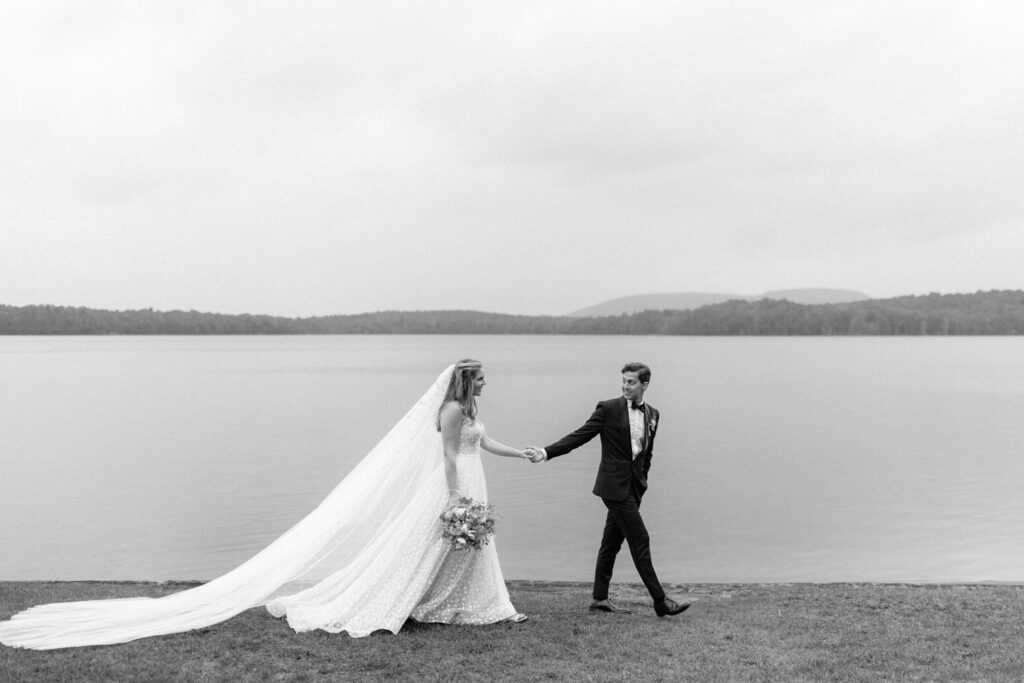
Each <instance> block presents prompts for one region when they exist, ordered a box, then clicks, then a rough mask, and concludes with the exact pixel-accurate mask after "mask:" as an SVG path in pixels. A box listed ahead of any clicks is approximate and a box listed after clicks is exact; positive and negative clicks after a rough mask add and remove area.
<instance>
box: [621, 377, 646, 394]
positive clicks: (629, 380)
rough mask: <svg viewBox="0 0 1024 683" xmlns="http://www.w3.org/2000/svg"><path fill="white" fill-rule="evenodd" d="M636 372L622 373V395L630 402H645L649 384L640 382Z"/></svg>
mask: <svg viewBox="0 0 1024 683" xmlns="http://www.w3.org/2000/svg"><path fill="white" fill-rule="evenodd" d="M638 374H639V373H636V372H624V373H622V395H623V396H625V397H626V400H628V401H642V400H644V392H645V391H647V383H646V382H640V378H639V377H638V376H637V375H638Z"/></svg>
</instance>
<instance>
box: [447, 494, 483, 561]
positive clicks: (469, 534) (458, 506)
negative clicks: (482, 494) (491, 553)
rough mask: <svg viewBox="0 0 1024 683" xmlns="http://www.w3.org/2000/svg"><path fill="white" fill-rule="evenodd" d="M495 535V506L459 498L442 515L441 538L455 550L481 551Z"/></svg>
mask: <svg viewBox="0 0 1024 683" xmlns="http://www.w3.org/2000/svg"><path fill="white" fill-rule="evenodd" d="M493 534H494V506H493V505H484V504H483V503H476V502H474V501H473V499H472V498H459V500H458V501H457V502H456V503H455V504H453V505H451V506H450V507H449V508H448V509H447V510H445V511H444V512H442V513H441V538H443V539H444V540H445V541H447V542H448V543H449V544H451V546H452V549H454V550H466V549H469V548H472V549H473V550H480V549H481V548H483V547H484V546H485V545H487V544H488V543H489V542H490V540H491V536H492V535H493Z"/></svg>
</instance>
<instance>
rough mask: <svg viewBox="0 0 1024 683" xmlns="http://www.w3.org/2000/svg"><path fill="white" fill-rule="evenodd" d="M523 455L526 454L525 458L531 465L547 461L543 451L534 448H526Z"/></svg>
mask: <svg viewBox="0 0 1024 683" xmlns="http://www.w3.org/2000/svg"><path fill="white" fill-rule="evenodd" d="M523 453H525V454H526V457H527V458H529V459H530V462H532V463H538V462H543V461H545V460H547V456H546V455H545V454H544V451H543V450H542V449H540V448H537V447H536V446H527V447H526V449H524V450H523Z"/></svg>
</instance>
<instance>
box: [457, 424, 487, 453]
mask: <svg viewBox="0 0 1024 683" xmlns="http://www.w3.org/2000/svg"><path fill="white" fill-rule="evenodd" d="M483 439H484V423H483V422H481V421H480V420H472V419H470V418H468V417H467V418H466V419H465V420H463V422H462V429H461V430H460V431H459V451H458V455H475V456H479V455H480V442H481V441H483Z"/></svg>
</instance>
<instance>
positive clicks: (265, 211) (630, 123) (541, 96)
mask: <svg viewBox="0 0 1024 683" xmlns="http://www.w3.org/2000/svg"><path fill="white" fill-rule="evenodd" d="M12 7H13V9H12V10H11V16H10V19H11V20H10V21H7V22H5V23H4V25H3V26H2V27H0V58H2V59H3V61H4V63H5V64H15V65H17V67H18V68H14V69H10V68H8V69H5V70H4V71H3V73H2V74H0V90H2V91H3V92H5V93H10V94H11V96H10V97H5V98H4V99H3V101H2V103H0V117H2V121H3V123H4V125H3V126H0V145H2V146H3V148H4V149H5V158H4V160H3V161H0V187H2V188H3V190H4V193H5V195H6V196H7V197H10V198H12V199H10V200H9V201H8V203H7V205H6V209H5V221H4V222H5V226H4V228H3V234H2V236H0V239H2V241H3V244H2V247H3V248H0V299H3V300H6V301H9V302H11V303H20V302H27V301H34V302H40V301H43V302H46V301H50V302H54V303H64V302H68V303H72V302H70V301H68V300H69V299H72V298H73V299H76V301H75V302H74V303H82V304H87V305H97V306H115V305H116V306H123V307H130V306H136V307H144V306H150V305H152V306H155V307H161V306H169V305H170V306H176V307H185V308H202V309H213V310H225V311H234V310H249V311H260V310H264V311H267V312H280V313H293V314H313V313H330V312H356V311H360V310H377V309H381V308H453V307H460V308H479V309H483V310H499V311H509V312H563V311H567V310H573V309H575V308H580V307H582V306H585V305H589V304H591V303H594V302H595V301H598V300H601V299H604V298H611V297H613V296H622V295H627V294H631V293H639V292H644V291H682V290H686V289H693V290H710V289H719V290H725V291H735V292H740V293H756V292H758V291H764V290H769V289H781V288H786V287H791V286H804V285H807V286H812V285H830V286H837V287H850V288H861V289H864V290H865V291H868V290H870V291H871V292H874V293H878V294H897V293H901V292H903V291H905V290H907V289H908V288H911V287H921V286H926V283H927V282H928V281H929V279H930V281H931V283H932V284H930V285H927V288H928V289H936V290H949V289H950V288H951V287H954V286H955V287H957V288H962V287H963V286H965V284H971V283H968V282H967V281H966V278H965V277H963V276H961V275H957V276H956V277H954V276H953V275H952V274H953V273H960V272H961V268H960V265H959V264H960V263H961V262H962V259H961V260H957V258H958V255H963V254H965V253H967V254H971V255H972V258H971V259H970V260H971V262H973V263H981V262H985V261H986V260H987V261H988V262H990V263H994V264H1000V265H999V267H1000V268H1004V269H1005V270H1000V271H999V272H996V271H995V270H994V268H983V269H980V272H977V273H976V274H975V280H976V282H975V283H973V285H972V288H985V287H986V286H987V283H996V282H999V283H1003V284H1002V285H1000V286H1005V283H1012V282H1019V279H1015V278H1018V277H1019V276H1017V275H1016V270H1017V269H1016V268H1013V269H1011V268H1010V267H1009V266H1008V265H1005V264H1004V262H1003V259H1002V258H1001V252H999V251H998V250H999V249H1003V248H1006V247H1008V246H1013V245H1015V244H1016V243H1015V242H1014V241H1013V240H1012V239H1011V238H1009V237H1007V235H1008V234H1010V233H1012V230H1013V227H1014V226H1016V227H1017V228H1019V227H1020V226H1021V220H1022V215H1024V211H1022V209H1024V206H1022V201H1024V200H1022V199H1021V195H1020V193H1019V190H1018V188H1019V187H1020V186H1021V181H1022V180H1024V175H1022V168H1024V165H1022V162H1021V161H1020V160H1021V159H1024V134H1022V133H1021V132H1020V130H1019V125H1018V121H1019V120H1020V117H1021V114H1022V113H1024V112H1022V109H1024V73H1022V71H1024V55H1022V54H1021V53H1022V52H1024V49H1022V48H1021V46H1020V44H1019V42H1020V41H1019V40H1017V38H1016V35H1015V33H1016V27H1017V26H1019V24H1020V21H1019V20H1020V19H1021V18H1022V17H1021V14H1022V10H1020V9H1018V6H1017V5H1016V4H1015V3H1009V2H1003V3H1001V2H988V3H961V2H938V3H935V2H927V3H926V2H895V3H881V2H878V3H874V2H869V3H854V4H851V3H840V2H786V3H782V4H778V3H773V4H750V3H729V2H725V3H722V2H708V3H685V4H679V3H672V2H663V3H661V2H655V3H644V4H642V5H639V6H636V7H632V6H631V7H629V8H626V7H625V6H622V5H620V4H612V3H593V2H589V3H582V2H559V3H546V2H544V3H541V2H526V3H492V4H478V3H476V4H475V3H463V2H449V3H429V4H427V3H396V2H390V3H389V2H385V3H380V2H372V3H371V2H351V3H349V2H347V3H319V2H309V3H301V4H300V5H289V4H286V3H247V4H240V3H234V2H210V3H202V4H199V5H174V4H166V3H156V2H138V3H130V4H127V5H125V4H121V3H113V2H110V3H108V2H98V3H90V6H89V8H88V11H86V10H84V9H83V8H82V7H80V6H79V5H77V4H76V3H16V4H14V5H13V6H12ZM1007 226H1009V227H1007ZM1007 231H1009V232H1007ZM994 235H995V236H997V237H993V236H994ZM949 245H956V247H955V248H951V247H950V246H949ZM900 252H910V253H917V254H919V255H921V257H922V258H921V262H922V264H927V265H926V266H925V265H922V266H921V267H920V268H918V271H919V272H915V273H911V272H910V269H906V268H904V269H899V268H894V267H892V266H893V262H892V260H891V258H890V257H889V256H887V255H888V254H892V253H900ZM958 252H959V254H958ZM633 253H639V254H642V255H643V256H642V261H643V262H644V263H646V264H647V268H646V269H645V272H644V274H643V277H641V278H639V281H637V282H635V283H633V282H623V275H624V273H629V272H630V269H629V266H628V265H625V266H624V262H628V258H627V257H628V256H629V255H631V254H633ZM974 255H976V256H974ZM453 268H454V269H456V270H458V272H459V276H458V277H452V276H451V275H450V272H449V271H451V270H452V269H453ZM901 270H902V272H901ZM180 273H187V275H188V277H187V278H186V279H184V280H182V279H181V278H179V277H177V276H178V274H180ZM800 278H807V279H812V278H817V281H815V282H810V281H808V282H801V281H798V280H799V279H800ZM784 279H785V280H786V281H782V280H784ZM822 279H827V280H828V281H827V282H823V281H821V280H822ZM865 285H872V286H870V287H869V286H865Z"/></svg>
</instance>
